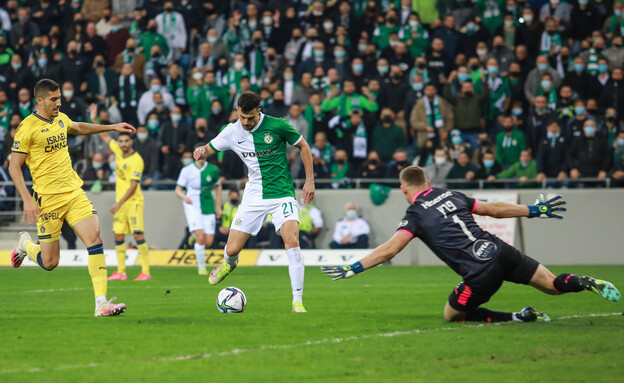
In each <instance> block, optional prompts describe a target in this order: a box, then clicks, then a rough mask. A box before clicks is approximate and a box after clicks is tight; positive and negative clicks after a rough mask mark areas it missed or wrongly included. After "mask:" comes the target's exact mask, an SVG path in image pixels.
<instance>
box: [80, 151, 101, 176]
mask: <svg viewBox="0 0 624 383" xmlns="http://www.w3.org/2000/svg"><path fill="white" fill-rule="evenodd" d="M105 158H106V157H105V156H104V155H103V154H102V153H97V152H96V153H94V155H93V158H91V162H90V163H89V166H88V167H87V168H86V169H85V170H84V171H83V173H82V174H81V175H80V178H82V179H83V180H84V181H86V182H89V181H97V180H100V182H102V180H104V178H105V177H104V163H105V162H106V161H105Z"/></svg>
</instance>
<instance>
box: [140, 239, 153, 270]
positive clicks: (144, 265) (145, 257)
mask: <svg viewBox="0 0 624 383" xmlns="http://www.w3.org/2000/svg"><path fill="white" fill-rule="evenodd" d="M137 246H138V248H139V257H140V258H141V271H142V272H143V274H147V275H149V273H150V264H149V248H148V247H147V243H145V239H141V240H139V241H137Z"/></svg>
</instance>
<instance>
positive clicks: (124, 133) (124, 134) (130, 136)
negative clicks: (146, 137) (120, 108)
mask: <svg viewBox="0 0 624 383" xmlns="http://www.w3.org/2000/svg"><path fill="white" fill-rule="evenodd" d="M121 136H128V137H129V138H130V139H131V140H132V139H133V138H134V137H132V134H130V133H128V132H121V133H119V135H118V136H117V138H119V137H121Z"/></svg>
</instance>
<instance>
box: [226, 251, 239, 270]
mask: <svg viewBox="0 0 624 383" xmlns="http://www.w3.org/2000/svg"><path fill="white" fill-rule="evenodd" d="M238 256H239V254H236V255H228V253H227V246H225V248H224V249H223V258H224V259H225V262H226V263H227V264H228V265H229V266H230V269H234V268H235V267H236V265H237V264H238Z"/></svg>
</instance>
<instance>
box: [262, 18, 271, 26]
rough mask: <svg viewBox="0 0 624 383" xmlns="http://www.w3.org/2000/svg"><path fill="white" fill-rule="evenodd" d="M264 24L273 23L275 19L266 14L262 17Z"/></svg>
mask: <svg viewBox="0 0 624 383" xmlns="http://www.w3.org/2000/svg"><path fill="white" fill-rule="evenodd" d="M262 24H264V25H266V26H267V27H268V26H270V25H271V24H273V19H272V18H271V16H264V17H263V18H262Z"/></svg>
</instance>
